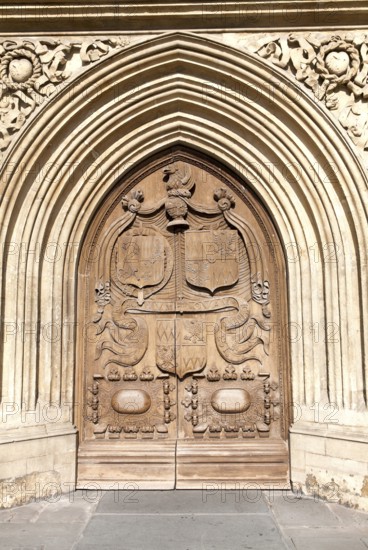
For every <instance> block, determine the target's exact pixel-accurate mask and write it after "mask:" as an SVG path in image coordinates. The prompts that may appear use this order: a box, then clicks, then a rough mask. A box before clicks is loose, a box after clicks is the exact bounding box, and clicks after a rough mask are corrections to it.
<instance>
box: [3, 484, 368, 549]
mask: <svg viewBox="0 0 368 550" xmlns="http://www.w3.org/2000/svg"><path fill="white" fill-rule="evenodd" d="M52 500H55V502H51V501H52ZM252 548H254V549H257V550H258V549H260V550H262V549H267V550H279V549H280V550H281V549H293V550H295V549H297V550H305V549H308V550H367V548H368V514H365V513H362V512H357V511H355V510H351V509H348V508H345V507H343V506H340V505H339V504H326V503H324V502H322V501H320V500H318V499H317V498H316V499H313V498H308V497H301V496H300V495H299V496H298V495H294V494H292V493H287V492H279V491H272V492H270V491H264V492H261V491H256V490H252V491H251V490H248V491H245V490H243V491H240V490H239V491H225V490H222V491H221V490H217V489H215V488H213V487H212V488H210V487H209V488H207V490H203V491H133V490H132V491H109V492H103V493H99V492H97V491H77V492H76V493H71V494H70V495H63V496H58V497H57V496H55V497H53V498H51V497H50V498H49V501H48V502H46V501H39V502H34V503H32V504H28V505H25V506H22V507H19V508H12V509H8V510H0V549H1V550H10V549H11V550H97V549H99V550H113V549H114V550H116V549H121V550H143V549H147V550H156V549H157V550H173V549H174V550H242V549H252Z"/></svg>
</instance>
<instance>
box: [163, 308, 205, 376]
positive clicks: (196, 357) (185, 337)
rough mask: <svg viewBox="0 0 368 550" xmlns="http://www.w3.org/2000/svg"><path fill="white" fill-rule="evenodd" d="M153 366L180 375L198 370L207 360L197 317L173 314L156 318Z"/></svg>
mask: <svg viewBox="0 0 368 550" xmlns="http://www.w3.org/2000/svg"><path fill="white" fill-rule="evenodd" d="M156 340H157V346H156V363H157V366H158V367H159V368H160V369H161V370H163V371H165V372H169V373H171V374H176V375H177V376H178V377H179V378H180V379H182V378H184V376H185V375H186V374H188V373H191V372H192V373H194V372H199V371H201V370H202V369H203V368H204V367H205V366H206V362H207V347H206V340H205V331H204V324H203V322H202V321H201V320H200V319H195V318H188V317H186V318H180V317H178V318H176V319H165V320H160V321H157V325H156Z"/></svg>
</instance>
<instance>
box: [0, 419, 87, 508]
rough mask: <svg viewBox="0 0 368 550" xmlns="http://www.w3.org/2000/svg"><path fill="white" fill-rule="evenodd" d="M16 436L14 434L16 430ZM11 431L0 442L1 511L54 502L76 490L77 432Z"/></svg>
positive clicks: (63, 428)
mask: <svg viewBox="0 0 368 550" xmlns="http://www.w3.org/2000/svg"><path fill="white" fill-rule="evenodd" d="M14 432H15V430H14ZM14 432H12V431H8V432H7V433H6V435H3V436H2V437H1V439H0V508H10V507H11V506H18V505H20V504H25V503H27V502H31V501H35V500H45V499H46V500H50V499H53V500H54V501H55V500H56V499H57V498H58V497H59V496H60V495H61V494H62V493H68V492H70V491H72V490H74V488H75V470H76V436H77V434H76V430H75V428H74V427H73V426H71V425H68V426H66V425H62V426H59V427H58V429H57V430H55V429H53V430H52V432H51V431H50V430H48V427H46V426H42V427H40V426H37V428H22V429H18V430H16V433H14Z"/></svg>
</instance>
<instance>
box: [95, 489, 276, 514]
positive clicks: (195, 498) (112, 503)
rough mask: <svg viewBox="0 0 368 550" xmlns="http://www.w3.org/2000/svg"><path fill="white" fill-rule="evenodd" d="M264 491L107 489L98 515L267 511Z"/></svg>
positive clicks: (97, 511) (98, 509)
mask: <svg viewBox="0 0 368 550" xmlns="http://www.w3.org/2000/svg"><path fill="white" fill-rule="evenodd" d="M268 511H269V510H268V505H267V502H266V500H265V498H264V496H263V494H262V492H261V491H241V490H239V491H236V490H235V491H230V490H227V491H225V490H223V491H220V490H219V491H186V490H180V491H108V492H106V493H105V494H104V495H103V496H102V498H101V500H100V502H99V504H98V506H97V509H96V513H97V514H144V513H150V514H152V513H153V514H178V513H182V514H225V513H227V514H228V513H243V514H244V513H247V514H260V513H263V514H267V513H268Z"/></svg>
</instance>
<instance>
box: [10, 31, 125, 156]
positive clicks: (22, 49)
mask: <svg viewBox="0 0 368 550" xmlns="http://www.w3.org/2000/svg"><path fill="white" fill-rule="evenodd" d="M126 44H127V39H125V38H113V37H111V38H109V39H101V40H99V39H86V40H83V41H68V40H62V41H61V40H59V39H57V40H54V39H52V38H44V39H40V40H38V41H30V40H13V39H9V40H4V41H0V79H1V85H0V152H2V151H5V150H6V149H7V147H8V146H9V144H10V142H11V139H12V136H13V135H14V134H16V133H17V132H18V131H19V130H20V129H21V128H22V126H24V124H25V122H26V121H27V119H28V118H29V117H30V116H31V114H32V113H33V112H34V111H35V110H36V109H37V108H38V107H40V106H42V105H44V104H45V102H46V101H47V99H48V98H49V97H50V96H53V95H54V94H55V93H57V92H58V91H61V89H62V86H63V83H64V82H65V81H66V80H67V79H68V78H69V77H70V76H72V74H73V72H76V70H78V69H80V68H81V67H84V66H86V65H90V64H91V63H94V62H96V61H98V60H100V59H101V58H102V57H104V56H106V55H107V54H108V53H109V52H110V51H111V50H114V49H117V48H121V47H123V46H125V45H126Z"/></svg>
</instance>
